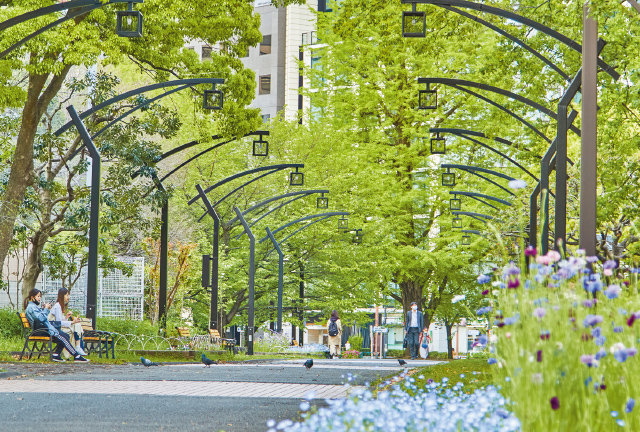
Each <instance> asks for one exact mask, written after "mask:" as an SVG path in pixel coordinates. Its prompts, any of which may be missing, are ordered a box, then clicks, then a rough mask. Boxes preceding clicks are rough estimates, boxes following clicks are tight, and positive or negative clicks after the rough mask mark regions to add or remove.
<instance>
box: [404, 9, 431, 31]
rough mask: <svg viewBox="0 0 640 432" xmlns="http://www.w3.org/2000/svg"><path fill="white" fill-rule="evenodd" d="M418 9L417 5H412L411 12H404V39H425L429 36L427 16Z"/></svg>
mask: <svg viewBox="0 0 640 432" xmlns="http://www.w3.org/2000/svg"><path fill="white" fill-rule="evenodd" d="M416 7H417V3H412V4H411V11H402V37H425V36H426V34H427V16H426V14H425V12H424V11H418V10H417V9H416ZM421 24H422V25H421Z"/></svg>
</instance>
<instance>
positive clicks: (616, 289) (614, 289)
mask: <svg viewBox="0 0 640 432" xmlns="http://www.w3.org/2000/svg"><path fill="white" fill-rule="evenodd" d="M604 295H605V296H607V298H608V299H610V300H612V299H614V298H618V296H619V295H620V286H619V285H609V287H608V288H607V289H606V290H604Z"/></svg>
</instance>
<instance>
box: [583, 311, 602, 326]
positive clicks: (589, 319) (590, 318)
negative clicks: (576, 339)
mask: <svg viewBox="0 0 640 432" xmlns="http://www.w3.org/2000/svg"><path fill="white" fill-rule="evenodd" d="M602 319H603V318H602V316H601V315H591V314H589V315H587V316H586V317H585V319H584V320H583V321H582V324H583V325H584V326H585V327H593V326H594V325H596V324H600V323H601V322H602Z"/></svg>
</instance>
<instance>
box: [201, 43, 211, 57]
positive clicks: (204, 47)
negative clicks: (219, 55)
mask: <svg viewBox="0 0 640 432" xmlns="http://www.w3.org/2000/svg"><path fill="white" fill-rule="evenodd" d="M205 60H211V47H210V46H209V45H202V61H205Z"/></svg>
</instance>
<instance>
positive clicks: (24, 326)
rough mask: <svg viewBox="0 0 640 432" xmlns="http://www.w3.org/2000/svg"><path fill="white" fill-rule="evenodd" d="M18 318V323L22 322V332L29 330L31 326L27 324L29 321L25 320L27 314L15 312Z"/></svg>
mask: <svg viewBox="0 0 640 432" xmlns="http://www.w3.org/2000/svg"><path fill="white" fill-rule="evenodd" d="M16 313H17V314H18V317H20V321H22V329H23V330H31V324H29V320H28V319H27V314H25V313H24V312H16Z"/></svg>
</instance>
